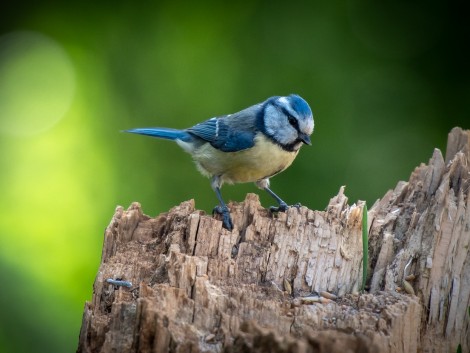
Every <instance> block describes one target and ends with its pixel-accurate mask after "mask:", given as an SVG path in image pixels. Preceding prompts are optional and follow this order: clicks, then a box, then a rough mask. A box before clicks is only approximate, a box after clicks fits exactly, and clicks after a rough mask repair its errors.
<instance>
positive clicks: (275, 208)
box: [269, 202, 302, 213]
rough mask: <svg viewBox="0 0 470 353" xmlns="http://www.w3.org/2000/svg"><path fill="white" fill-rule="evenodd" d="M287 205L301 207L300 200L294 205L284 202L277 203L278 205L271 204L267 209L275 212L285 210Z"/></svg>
mask: <svg viewBox="0 0 470 353" xmlns="http://www.w3.org/2000/svg"><path fill="white" fill-rule="evenodd" d="M289 207H295V208H297V209H300V207H302V205H301V204H300V202H297V203H296V204H294V205H291V206H288V205H287V204H286V203H285V202H281V203H280V204H279V207H276V206H271V207H269V210H270V211H271V212H273V213H275V212H286V211H287V209H288V208H289Z"/></svg>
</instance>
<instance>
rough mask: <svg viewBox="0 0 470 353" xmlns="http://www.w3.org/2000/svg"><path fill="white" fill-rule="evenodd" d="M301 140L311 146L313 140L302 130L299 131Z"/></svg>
mask: <svg viewBox="0 0 470 353" xmlns="http://www.w3.org/2000/svg"><path fill="white" fill-rule="evenodd" d="M299 140H300V141H302V142H303V143H305V144H306V145H309V146H311V145H312V141H310V136H308V135H307V134H304V133H302V132H300V133H299Z"/></svg>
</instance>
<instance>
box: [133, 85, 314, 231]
mask: <svg viewBox="0 0 470 353" xmlns="http://www.w3.org/2000/svg"><path fill="white" fill-rule="evenodd" d="M313 127H314V123H313V115H312V111H311V109H310V107H309V105H308V103H307V102H306V101H305V100H304V99H302V98H301V97H300V96H298V95H295V94H291V95H289V96H287V97H278V96H275V97H271V98H268V99H267V100H266V101H264V102H262V103H259V104H256V105H253V106H251V107H249V108H246V109H244V110H242V111H240V112H238V113H234V114H228V115H222V116H218V117H215V118H212V119H209V120H206V121H203V122H202V123H199V124H197V125H194V126H193V127H190V128H188V129H185V130H176V129H171V128H160V127H154V128H139V129H131V130H126V131H125V132H130V133H134V134H141V135H148V136H152V137H159V138H162V139H167V140H174V141H176V143H177V144H178V145H179V146H180V147H181V148H182V149H183V150H185V151H186V152H188V153H189V154H191V156H192V158H193V160H194V162H195V163H196V166H197V168H198V169H199V171H200V172H201V173H202V174H204V175H206V176H207V177H209V178H211V186H212V189H213V190H214V191H215V194H216V195H217V198H218V200H219V206H216V207H215V209H214V211H215V212H217V213H219V214H221V215H222V221H223V226H224V227H225V228H226V229H228V230H231V229H232V228H233V224H232V220H231V218H230V212H229V209H228V207H227V205H226V204H225V202H224V200H223V198H222V195H221V193H220V188H221V187H222V185H223V184H224V183H228V184H233V183H246V182H254V183H255V184H256V186H257V187H259V188H260V189H264V190H266V191H267V192H268V194H269V195H271V196H272V197H273V198H274V199H275V200H276V201H277V203H278V206H277V207H271V211H273V212H277V211H286V210H287V208H288V206H287V204H286V203H285V202H284V201H283V200H282V199H281V198H280V197H279V196H277V195H276V194H275V193H274V192H273V191H271V189H270V188H269V178H271V177H273V176H274V175H277V174H279V173H280V172H282V171H283V170H285V169H286V168H287V167H289V166H290V165H291V163H292V162H293V161H294V159H295V157H296V156H297V154H298V153H299V149H300V147H302V145H303V144H307V145H311V142H310V135H311V134H312V132H313Z"/></svg>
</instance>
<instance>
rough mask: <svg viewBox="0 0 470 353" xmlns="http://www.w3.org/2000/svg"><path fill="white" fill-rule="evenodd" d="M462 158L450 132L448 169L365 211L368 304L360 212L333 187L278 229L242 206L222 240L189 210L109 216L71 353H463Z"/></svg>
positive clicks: (465, 183)
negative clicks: (322, 206) (324, 203)
mask: <svg viewBox="0 0 470 353" xmlns="http://www.w3.org/2000/svg"><path fill="white" fill-rule="evenodd" d="M469 146H470V131H463V130H461V129H460V128H454V129H453V130H452V131H451V133H450V134H449V140H448V146H447V153H446V157H445V160H444V158H443V156H442V154H441V152H440V151H439V150H437V149H436V150H435V151H434V154H433V156H432V158H431V159H430V161H429V163H428V165H424V164H421V165H420V166H419V167H417V168H416V169H415V171H414V172H413V173H412V174H411V177H410V180H409V181H408V182H399V183H398V185H397V186H396V188H395V189H394V190H391V191H389V192H388V193H387V194H386V195H385V196H384V197H383V198H382V199H381V200H378V201H377V202H376V203H375V204H374V205H373V207H371V209H370V211H369V212H368V219H369V224H368V225H367V227H368V230H369V259H370V260H369V276H368V278H367V283H368V287H367V289H368V293H367V294H359V291H360V285H361V282H362V257H363V254H362V236H361V230H362V209H363V202H358V203H357V204H353V205H348V203H347V198H346V196H345V195H344V188H343V187H341V189H340V190H339V193H338V195H337V196H335V197H333V198H332V199H331V201H330V203H329V205H328V207H327V209H326V210H325V211H312V210H309V209H307V208H306V207H301V208H300V209H297V208H290V209H289V210H288V211H287V212H286V213H279V214H277V215H272V214H271V213H270V212H269V211H267V210H266V209H264V208H263V207H262V206H261V205H260V202H259V199H258V197H257V196H256V195H254V194H248V195H247V197H246V199H245V201H244V202H241V203H231V204H230V205H229V208H230V211H231V215H232V219H233V223H234V230H233V231H232V232H229V231H227V230H225V229H223V228H222V223H221V221H220V220H217V219H215V218H213V217H211V216H208V215H205V214H204V212H202V211H198V210H196V209H195V207H194V201H193V200H190V201H186V202H183V203H182V204H181V205H179V206H176V207H174V208H173V209H171V210H170V211H169V212H167V213H164V214H161V215H159V216H158V217H155V218H151V217H148V216H146V215H144V214H143V212H142V210H141V207H140V205H139V204H138V203H133V204H132V205H131V206H130V207H129V209H128V210H127V211H125V210H123V208H122V207H117V209H116V212H115V215H114V217H113V219H112V220H111V223H110V224H109V226H108V228H107V229H106V232H105V235H104V244H103V253H102V260H101V265H100V268H99V271H98V274H97V277H96V280H95V283H94V286H93V289H94V291H93V298H92V301H91V302H87V303H86V304H85V310H84V314H83V323H82V328H81V332H80V340H79V347H78V352H299V353H300V352H341V353H345V352H394V353H396V352H457V347H458V346H459V345H461V348H462V352H469V351H470V312H469V306H470V253H469V251H468V246H469V243H470V197H469V194H470V192H469V186H470V167H469V161H470V152H469V151H470V147H469ZM108 278H111V279H118V280H119V279H122V280H125V281H129V282H131V283H132V285H131V287H125V286H120V285H115V284H111V283H108V282H107V281H106V280H107V279H108Z"/></svg>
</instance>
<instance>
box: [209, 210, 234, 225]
mask: <svg viewBox="0 0 470 353" xmlns="http://www.w3.org/2000/svg"><path fill="white" fill-rule="evenodd" d="M215 213H217V214H220V215H221V216H222V225H223V227H224V228H225V229H228V230H230V231H231V230H232V229H233V223H232V218H231V217H230V211H229V209H228V207H227V206H215V207H214V209H213V210H212V214H215Z"/></svg>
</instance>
